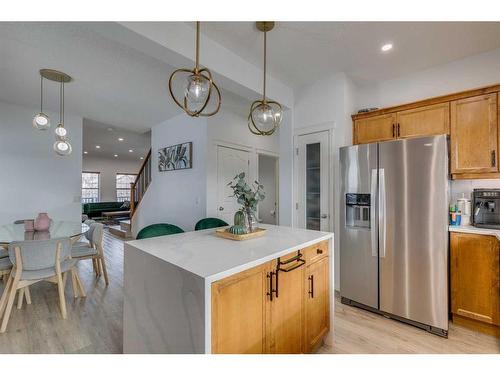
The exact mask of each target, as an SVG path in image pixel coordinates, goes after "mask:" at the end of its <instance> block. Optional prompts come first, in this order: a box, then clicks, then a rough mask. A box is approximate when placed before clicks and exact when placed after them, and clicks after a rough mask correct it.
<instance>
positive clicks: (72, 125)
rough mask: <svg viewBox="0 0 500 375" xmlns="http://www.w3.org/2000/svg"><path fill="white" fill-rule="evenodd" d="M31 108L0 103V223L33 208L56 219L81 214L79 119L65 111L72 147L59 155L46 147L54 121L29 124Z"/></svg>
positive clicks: (30, 214) (25, 215)
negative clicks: (47, 126)
mask: <svg viewBox="0 0 500 375" xmlns="http://www.w3.org/2000/svg"><path fill="white" fill-rule="evenodd" d="M36 112H38V109H37V108H27V107H21V106H17V105H12V104H7V103H2V102H0V173H1V175H2V182H1V183H0V225H2V224H7V223H11V222H13V221H14V220H18V219H27V218H34V217H36V215H37V214H38V213H39V212H47V213H48V214H49V216H50V217H51V218H53V219H56V220H74V221H79V220H80V219H81V210H82V209H81V205H80V197H81V171H82V119H81V118H79V117H74V116H70V115H68V114H66V116H65V117H66V124H65V126H66V129H67V130H68V136H69V138H70V140H71V145H72V147H73V152H72V154H71V155H69V156H64V157H63V156H58V155H56V154H55V152H54V151H53V149H52V145H53V143H54V141H55V138H54V126H55V125H54V124H53V125H52V127H51V128H50V129H49V130H46V131H39V130H36V129H34V128H33V126H32V119H33V115H34V114H35V113H36ZM48 115H49V116H50V117H51V118H52V119H57V118H58V115H56V114H55V113H50V112H49V113H48Z"/></svg>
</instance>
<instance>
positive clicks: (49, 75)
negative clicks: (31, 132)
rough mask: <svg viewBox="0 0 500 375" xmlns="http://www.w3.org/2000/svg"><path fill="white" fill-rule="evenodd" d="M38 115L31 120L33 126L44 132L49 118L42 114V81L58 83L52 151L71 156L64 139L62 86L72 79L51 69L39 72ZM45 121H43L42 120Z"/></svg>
mask: <svg viewBox="0 0 500 375" xmlns="http://www.w3.org/2000/svg"><path fill="white" fill-rule="evenodd" d="M40 77H41V80H40V113H37V114H36V115H35V117H34V118H33V126H34V127H35V128H37V129H40V130H45V129H48V128H49V127H50V121H49V117H48V116H47V115H46V114H45V113H43V110H42V109H43V107H42V104H43V79H44V78H45V79H48V80H50V81H54V82H57V83H59V125H57V127H56V129H55V134H56V142H55V143H54V145H53V149H54V151H55V152H56V153H57V154H58V155H61V156H65V155H69V154H71V151H72V150H73V148H72V147H71V144H70V143H69V139H68V138H67V137H66V135H67V134H68V132H67V130H66V129H65V128H64V84H65V83H68V82H71V80H72V78H71V77H70V76H69V75H67V74H66V73H63V72H60V71H58V70H53V69H41V70H40ZM44 119H45V120H44Z"/></svg>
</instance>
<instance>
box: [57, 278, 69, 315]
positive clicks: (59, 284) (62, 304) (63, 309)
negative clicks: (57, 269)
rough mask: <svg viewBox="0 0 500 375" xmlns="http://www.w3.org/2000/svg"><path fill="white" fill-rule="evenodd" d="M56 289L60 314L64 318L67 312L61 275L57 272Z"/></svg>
mask: <svg viewBox="0 0 500 375" xmlns="http://www.w3.org/2000/svg"><path fill="white" fill-rule="evenodd" d="M57 290H58V292H59V307H60V309H61V315H62V318H63V319H66V318H67V316H68V314H67V312H66V300H65V299H64V285H63V280H62V275H61V274H60V273H58V274H57Z"/></svg>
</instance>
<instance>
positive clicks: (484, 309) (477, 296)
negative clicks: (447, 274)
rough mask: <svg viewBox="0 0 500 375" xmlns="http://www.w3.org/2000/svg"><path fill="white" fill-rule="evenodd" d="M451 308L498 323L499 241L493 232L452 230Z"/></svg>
mask: <svg viewBox="0 0 500 375" xmlns="http://www.w3.org/2000/svg"><path fill="white" fill-rule="evenodd" d="M450 252H451V262H450V263H451V267H450V268H451V310H452V313H453V314H456V315H459V316H461V317H465V318H468V319H473V320H476V321H479V322H482V323H488V324H494V325H500V265H499V243H498V240H497V239H496V238H495V237H493V236H484V235H476V234H465V233H452V234H451V246H450Z"/></svg>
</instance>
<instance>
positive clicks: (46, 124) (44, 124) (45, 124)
mask: <svg viewBox="0 0 500 375" xmlns="http://www.w3.org/2000/svg"><path fill="white" fill-rule="evenodd" d="M33 127H34V128H35V129H38V130H47V129H48V128H50V119H49V116H47V115H46V114H45V113H44V112H43V76H42V75H41V74H40V112H38V113H37V114H36V115H35V116H34V117H33Z"/></svg>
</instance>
